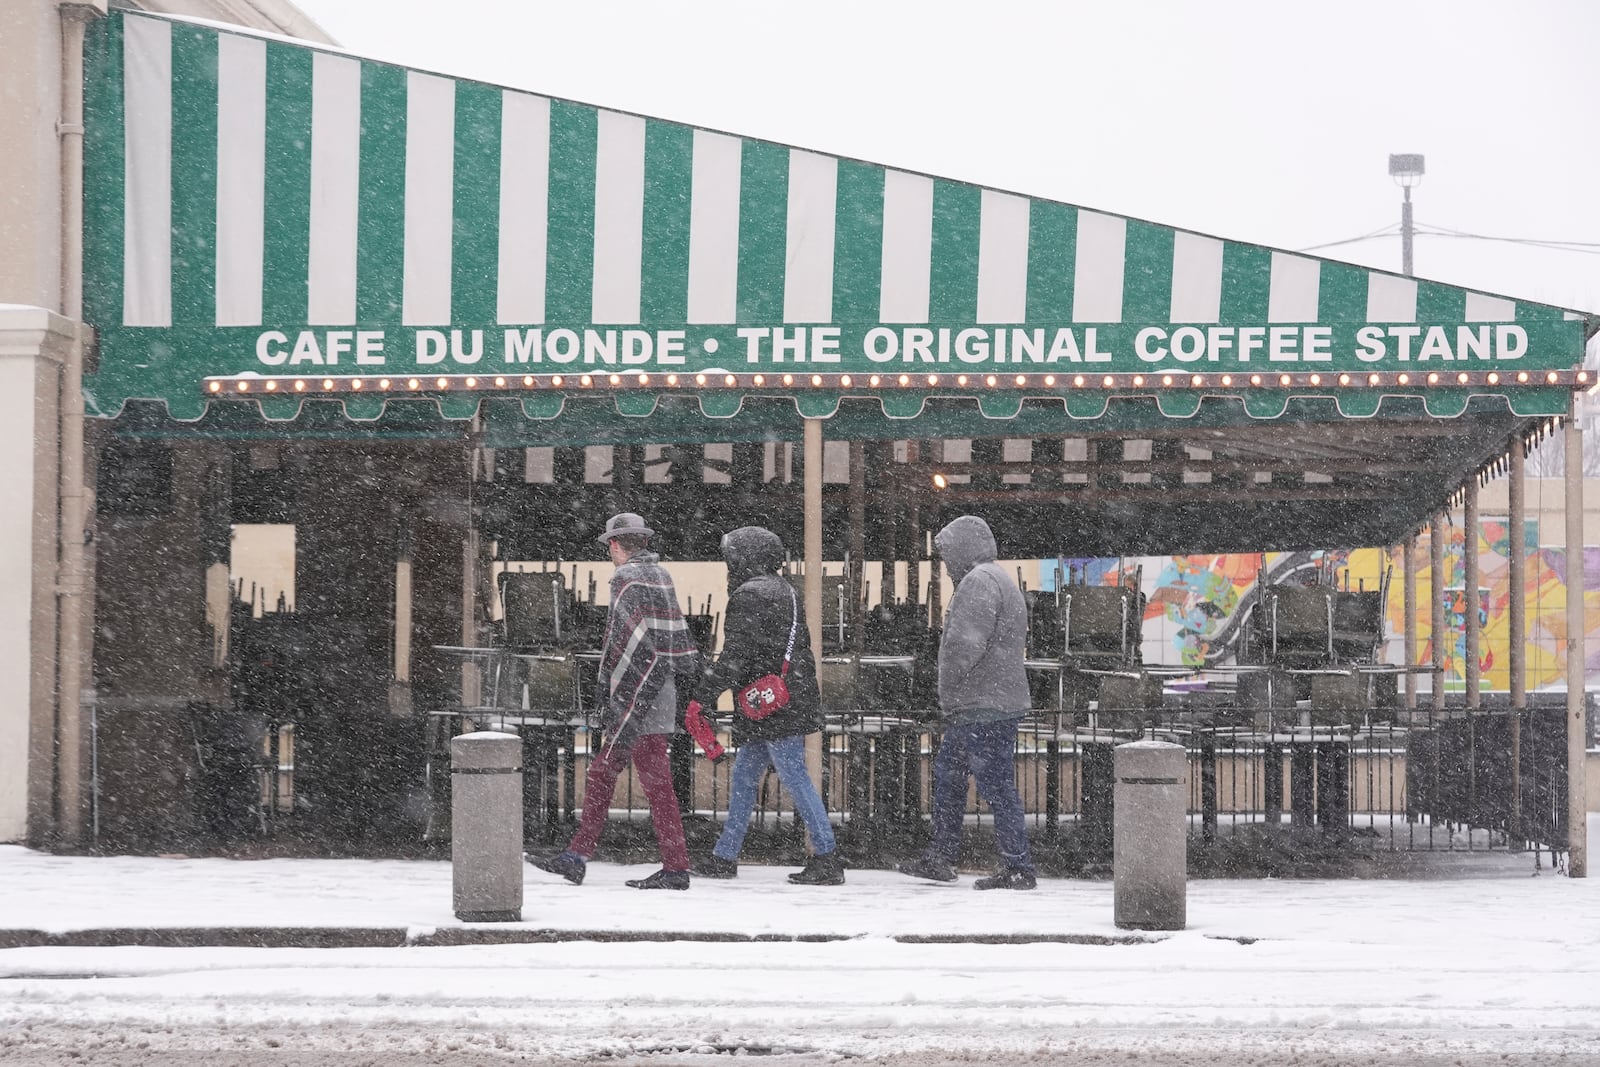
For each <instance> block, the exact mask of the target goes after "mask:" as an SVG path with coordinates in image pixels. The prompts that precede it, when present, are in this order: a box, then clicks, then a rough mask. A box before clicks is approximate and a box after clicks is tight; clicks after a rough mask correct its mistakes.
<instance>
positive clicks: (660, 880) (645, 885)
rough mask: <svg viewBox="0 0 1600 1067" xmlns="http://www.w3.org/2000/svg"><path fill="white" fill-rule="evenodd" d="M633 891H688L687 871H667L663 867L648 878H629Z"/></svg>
mask: <svg viewBox="0 0 1600 1067" xmlns="http://www.w3.org/2000/svg"><path fill="white" fill-rule="evenodd" d="M628 885H630V886H632V887H633V888H634V889H688V888H689V872H688V871H669V870H667V869H666V868H665V867H663V868H662V869H661V870H659V871H657V872H656V873H655V874H652V875H651V876H650V877H648V878H629V879H628Z"/></svg>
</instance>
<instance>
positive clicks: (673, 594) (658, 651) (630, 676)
mask: <svg viewBox="0 0 1600 1067" xmlns="http://www.w3.org/2000/svg"><path fill="white" fill-rule="evenodd" d="M699 664H700V654H699V652H698V651H697V650H696V649H695V647H694V639H693V638H692V637H691V636H690V634H689V624H688V623H686V622H684V619H683V612H681V611H679V610H678V593H677V590H676V589H674V588H673V586H672V576H671V575H669V574H668V573H667V572H666V570H665V569H664V568H663V567H662V566H661V560H660V557H659V556H657V555H656V554H655V553H654V552H638V553H635V554H634V556H633V558H631V559H629V560H628V562H626V563H624V564H623V565H622V566H620V567H618V568H617V570H616V573H615V574H613V575H612V576H611V610H610V612H609V613H608V614H607V616H606V637H605V642H604V644H603V645H602V646H601V653H600V677H599V692H598V694H597V696H598V704H599V706H600V708H601V709H602V716H601V720H602V722H603V723H604V725H605V727H606V729H607V730H608V731H617V732H620V731H621V730H622V729H623V728H624V727H625V726H626V725H627V724H628V722H629V721H630V720H632V719H634V718H635V717H636V716H637V717H640V718H642V717H643V716H644V715H646V714H648V713H649V710H650V707H651V706H652V705H653V704H654V703H655V700H656V696H657V694H659V693H660V692H661V687H662V686H663V685H665V684H666V681H667V677H668V675H678V676H685V677H688V678H689V679H690V680H691V681H692V678H693V675H694V673H695V671H696V670H697V669H698V668H699Z"/></svg>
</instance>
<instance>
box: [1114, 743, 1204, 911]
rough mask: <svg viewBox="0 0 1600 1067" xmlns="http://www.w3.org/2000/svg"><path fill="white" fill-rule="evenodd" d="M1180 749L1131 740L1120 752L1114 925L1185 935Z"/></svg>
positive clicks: (1185, 871) (1182, 765) (1184, 817)
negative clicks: (1183, 931)
mask: <svg viewBox="0 0 1600 1067" xmlns="http://www.w3.org/2000/svg"><path fill="white" fill-rule="evenodd" d="M1187 765H1188V764H1187V760H1186V759H1185V752H1184V748H1183V746H1182V745H1172V744H1168V743H1167V742H1165V741H1133V742H1130V743H1128V744H1126V745H1118V746H1117V749H1116V778H1117V784H1116V792H1115V795H1114V806H1115V811H1116V814H1115V816H1114V817H1113V825H1114V829H1113V837H1114V841H1115V844H1114V846H1113V849H1114V858H1113V860H1112V870H1113V872H1114V876H1115V878H1116V887H1117V888H1116V924H1117V925H1118V926H1120V927H1123V928H1124V929H1129V928H1132V929H1138V930H1182V929H1183V927H1184V922H1185V918H1186V916H1185V894H1186V892H1187V885H1188V883H1187V877H1188V865H1187V864H1188V857H1187V849H1186V846H1187V839H1188V818H1187V807H1186V804H1185V796H1186V790H1185V782H1184V776H1185V771H1186V768H1187Z"/></svg>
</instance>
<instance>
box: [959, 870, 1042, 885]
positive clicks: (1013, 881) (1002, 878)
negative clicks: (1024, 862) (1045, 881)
mask: <svg viewBox="0 0 1600 1067" xmlns="http://www.w3.org/2000/svg"><path fill="white" fill-rule="evenodd" d="M1038 884H1039V881H1038V879H1036V878H1035V877H1034V876H1033V872H1032V871H1030V870H1027V869H1025V868H1022V867H1002V868H1000V869H999V870H998V871H995V872H994V873H993V874H991V875H989V877H987V878H979V879H978V880H977V881H976V882H973V883H972V888H974V889H1032V888H1033V887H1034V886H1036V885H1038Z"/></svg>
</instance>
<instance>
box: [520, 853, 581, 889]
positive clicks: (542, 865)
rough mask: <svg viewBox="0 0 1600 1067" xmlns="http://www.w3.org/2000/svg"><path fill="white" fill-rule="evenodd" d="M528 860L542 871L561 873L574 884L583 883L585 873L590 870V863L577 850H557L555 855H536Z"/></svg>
mask: <svg viewBox="0 0 1600 1067" xmlns="http://www.w3.org/2000/svg"><path fill="white" fill-rule="evenodd" d="M528 862H530V863H532V864H533V865H534V866H535V867H537V868H539V869H540V870H541V871H549V872H550V873H551V874H559V875H560V876H561V877H563V878H565V879H566V880H567V881H569V882H571V883H572V884H573V885H582V884H583V875H584V872H585V871H586V870H588V867H589V865H588V863H587V862H585V861H584V858H583V857H582V856H580V855H578V854H577V853H576V852H557V853H556V854H555V855H554V856H535V857H533V858H531V859H530V860H529V861H528Z"/></svg>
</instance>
